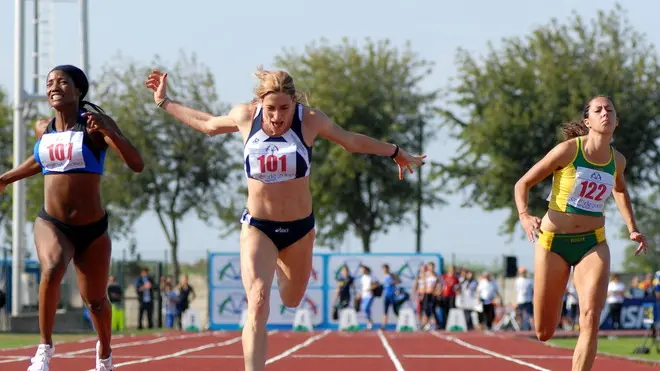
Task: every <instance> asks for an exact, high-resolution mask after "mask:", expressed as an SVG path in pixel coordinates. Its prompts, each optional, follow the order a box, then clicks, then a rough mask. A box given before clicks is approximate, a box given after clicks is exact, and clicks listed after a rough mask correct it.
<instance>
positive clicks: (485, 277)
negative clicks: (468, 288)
mask: <svg viewBox="0 0 660 371" xmlns="http://www.w3.org/2000/svg"><path fill="white" fill-rule="evenodd" d="M477 293H478V294H479V300H480V301H481V304H482V305H483V310H482V312H481V316H479V321H480V322H481V324H482V325H485V326H486V329H487V330H490V329H492V328H493V321H494V320H495V298H496V297H497V298H498V299H499V300H500V302H502V296H501V295H500V291H499V288H498V287H497V284H496V283H495V281H494V280H493V279H492V276H491V275H490V273H488V272H485V273H483V274H482V275H481V277H480V278H479V282H478V283H477Z"/></svg>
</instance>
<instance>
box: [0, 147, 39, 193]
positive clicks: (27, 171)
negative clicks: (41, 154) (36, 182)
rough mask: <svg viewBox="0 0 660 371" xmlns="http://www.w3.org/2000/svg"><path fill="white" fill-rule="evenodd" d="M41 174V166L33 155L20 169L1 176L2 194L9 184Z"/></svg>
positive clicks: (17, 168) (0, 188)
mask: <svg viewBox="0 0 660 371" xmlns="http://www.w3.org/2000/svg"><path fill="white" fill-rule="evenodd" d="M40 172H41V166H40V165H39V164H38V163H37V160H35V159H34V155H32V156H30V157H28V158H27V160H25V161H24V162H23V163H22V164H20V165H19V166H18V167H16V168H14V169H11V170H9V171H8V172H6V173H4V174H2V175H0V192H1V191H2V190H3V189H4V188H5V187H6V186H8V185H9V184H12V183H14V182H16V181H19V180H21V179H25V178H29V177H31V176H33V175H37V174H39V173H40Z"/></svg>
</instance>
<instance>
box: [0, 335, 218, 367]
mask: <svg viewBox="0 0 660 371" xmlns="http://www.w3.org/2000/svg"><path fill="white" fill-rule="evenodd" d="M202 336H208V334H204V333H195V334H188V335H178V336H170V337H159V338H155V339H150V340H139V341H131V342H127V343H119V344H114V345H112V349H117V348H125V347H131V346H137V345H149V344H155V343H161V342H163V341H168V340H180V339H188V338H196V337H202ZM32 347H34V348H35V349H36V346H34V345H33V346H32ZM55 351H56V352H57V344H55ZM90 352H96V347H90V348H87V349H80V350H74V351H71V352H66V353H62V354H57V353H55V355H54V356H53V358H69V357H71V356H75V355H79V354H84V353H90ZM30 358H32V356H21V358H15V359H6V360H2V361H0V363H11V362H21V361H27V360H29V359H30Z"/></svg>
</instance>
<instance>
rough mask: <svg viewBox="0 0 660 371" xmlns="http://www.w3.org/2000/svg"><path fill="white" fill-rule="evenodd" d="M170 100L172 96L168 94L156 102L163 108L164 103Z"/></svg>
mask: <svg viewBox="0 0 660 371" xmlns="http://www.w3.org/2000/svg"><path fill="white" fill-rule="evenodd" d="M168 100H170V98H169V97H167V96H166V97H165V98H163V100H161V101H160V102H158V103H156V105H157V106H158V107H160V108H163V104H165V102H167V101H168Z"/></svg>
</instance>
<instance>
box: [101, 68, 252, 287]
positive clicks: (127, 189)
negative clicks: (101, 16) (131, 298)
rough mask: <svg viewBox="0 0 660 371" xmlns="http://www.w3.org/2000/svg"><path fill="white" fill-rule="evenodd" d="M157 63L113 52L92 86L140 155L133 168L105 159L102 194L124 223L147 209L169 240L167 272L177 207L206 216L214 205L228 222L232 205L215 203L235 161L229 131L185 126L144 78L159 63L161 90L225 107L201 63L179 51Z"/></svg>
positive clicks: (225, 196) (223, 200) (199, 105)
mask: <svg viewBox="0 0 660 371" xmlns="http://www.w3.org/2000/svg"><path fill="white" fill-rule="evenodd" d="M161 66H162V63H160V61H158V60H156V61H154V62H153V63H151V64H150V65H146V66H145V65H138V64H136V63H131V62H128V61H125V60H122V59H121V58H120V59H118V60H117V62H116V63H113V64H112V65H109V66H106V67H104V68H103V71H102V74H101V78H100V79H99V86H98V87H97V92H98V96H99V101H100V103H101V104H102V107H103V108H104V109H105V110H106V111H107V112H108V113H109V114H111V115H112V117H113V118H114V119H115V120H116V121H117V123H118V124H119V127H120V128H121V130H122V131H123V132H124V133H125V134H126V136H127V137H128V138H129V139H130V140H131V141H132V142H133V144H134V145H136V147H137V148H138V149H139V150H140V152H141V153H142V156H143V158H144V161H145V169H144V172H142V173H140V174H135V173H132V172H131V171H130V170H129V169H128V168H126V166H125V165H124V164H123V163H121V162H119V160H118V159H116V160H112V161H109V162H108V165H107V168H108V175H107V176H106V177H107V179H106V182H105V187H104V194H105V197H107V198H108V199H112V200H115V203H114V204H113V208H112V210H111V212H112V214H115V215H119V216H121V218H122V219H123V220H124V221H125V225H127V226H130V225H131V224H132V221H133V220H135V219H136V218H137V217H139V216H141V215H143V214H144V213H145V212H147V211H152V212H154V213H155V215H156V216H157V218H158V221H159V222H160V225H161V227H162V229H163V233H165V236H166V238H167V241H168V243H169V247H170V252H171V259H172V262H173V265H174V272H173V274H174V275H175V276H178V274H179V272H180V268H179V260H178V247H179V231H180V222H181V220H182V218H183V217H184V216H185V215H187V214H188V213H190V212H196V214H197V215H198V216H199V217H201V218H203V219H204V220H207V221H209V220H210V219H212V218H214V217H215V216H216V215H217V214H216V210H215V207H217V208H218V209H219V210H223V212H224V213H225V214H223V215H232V216H233V219H232V220H231V222H233V223H234V224H236V220H237V218H238V216H237V212H229V211H226V207H225V208H223V207H222V206H223V205H228V204H231V202H233V199H232V197H231V195H232V194H233V193H234V189H235V184H232V183H233V182H231V181H230V179H232V178H230V176H231V174H232V172H233V171H234V170H235V169H237V167H240V164H238V163H237V162H236V160H235V159H234V158H232V157H231V156H230V153H232V152H231V151H230V150H229V147H228V144H227V142H228V141H232V140H233V139H235V138H232V137H231V136H227V135H222V136H216V137H208V136H206V135H205V134H202V133H199V132H197V131H194V130H193V129H190V128H188V127H187V126H185V125H184V124H183V123H181V122H179V121H177V120H176V119H174V118H172V117H171V116H169V115H167V114H166V113H165V112H163V111H161V110H160V109H158V107H156V105H155V103H154V101H153V93H152V92H151V90H148V89H147V88H145V86H144V81H145V79H146V77H147V76H148V74H149V72H151V70H152V69H153V68H160V69H161V70H163V71H167V72H168V73H169V79H168V81H169V84H170V85H169V86H168V94H169V95H170V96H171V97H172V98H173V99H175V100H177V101H180V102H182V103H183V104H185V105H187V106H189V107H192V108H195V109H199V110H202V111H205V112H210V113H213V114H221V113H222V112H223V111H227V107H226V106H225V105H224V104H222V103H220V102H219V101H218V97H217V94H216V92H215V83H214V80H213V77H212V75H211V73H210V72H209V71H208V69H207V68H206V67H205V66H203V65H201V64H200V63H198V62H197V60H196V58H195V56H192V57H186V56H183V57H182V58H181V59H180V60H179V61H178V62H177V63H176V64H175V65H174V66H168V67H161ZM239 142H240V141H239ZM234 153H235V152H234ZM228 189H229V190H228ZM150 248H159V247H156V246H154V247H150ZM163 248H164V247H163Z"/></svg>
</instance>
